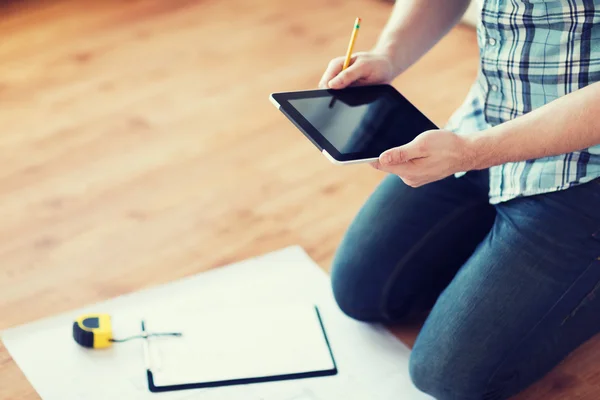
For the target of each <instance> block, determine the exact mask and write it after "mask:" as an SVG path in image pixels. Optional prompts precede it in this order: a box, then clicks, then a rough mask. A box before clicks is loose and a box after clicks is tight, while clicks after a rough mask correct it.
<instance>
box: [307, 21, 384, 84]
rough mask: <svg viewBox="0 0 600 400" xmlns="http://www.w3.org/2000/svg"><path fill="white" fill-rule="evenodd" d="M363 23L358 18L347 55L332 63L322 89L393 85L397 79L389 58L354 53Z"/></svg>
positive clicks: (325, 75)
mask: <svg viewBox="0 0 600 400" xmlns="http://www.w3.org/2000/svg"><path fill="white" fill-rule="evenodd" d="M361 22H362V20H361V18H356V21H355V22H354V27H353V29H352V33H351V36H350V42H349V44H348V48H347V50H346V55H345V56H344V57H337V58H334V59H333V60H331V61H330V63H329V66H328V67H327V70H326V71H325V73H324V74H323V76H322V78H321V81H320V83H319V87H320V88H322V89H327V88H331V89H342V88H344V87H348V86H354V85H375V84H381V83H391V81H392V80H393V79H394V78H395V76H394V67H393V64H392V61H391V59H390V58H389V57H388V56H386V55H384V54H380V53H377V52H358V53H354V47H355V44H356V41H357V37H358V31H359V29H360V24H361Z"/></svg>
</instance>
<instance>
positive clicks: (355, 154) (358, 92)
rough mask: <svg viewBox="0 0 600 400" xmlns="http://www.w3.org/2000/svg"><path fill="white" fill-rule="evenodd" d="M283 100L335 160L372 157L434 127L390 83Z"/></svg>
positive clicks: (316, 92)
mask: <svg viewBox="0 0 600 400" xmlns="http://www.w3.org/2000/svg"><path fill="white" fill-rule="evenodd" d="M294 97H295V98H288V99H287V101H288V103H289V106H291V107H292V108H293V109H294V110H295V111H297V113H298V114H299V115H300V116H301V117H302V118H303V119H304V120H305V121H306V122H308V124H310V126H311V128H312V129H311V130H310V132H309V134H311V135H319V136H322V138H323V139H325V140H326V141H327V142H328V144H329V145H330V146H331V147H333V149H335V152H337V153H338V158H339V159H342V160H343V159H353V158H376V157H378V156H379V155H380V154H381V153H383V152H384V151H385V150H387V149H390V148H392V147H397V146H401V145H404V144H406V143H409V142H410V141H412V140H413V139H414V138H415V137H416V136H417V135H419V134H420V133H422V132H424V131H426V130H430V129H436V126H435V125H434V124H433V123H432V122H431V121H430V120H429V119H428V118H427V117H425V116H424V115H423V114H422V113H421V112H420V111H419V110H418V109H417V108H416V107H414V106H413V105H412V104H411V103H410V102H409V101H408V100H406V99H405V98H404V97H403V96H402V95H400V94H399V93H398V92H397V91H395V89H393V88H392V87H391V86H387V85H385V86H371V87H357V88H349V89H344V90H341V91H331V90H323V91H315V92H313V93H306V94H305V95H304V96H303V97H298V96H294Z"/></svg>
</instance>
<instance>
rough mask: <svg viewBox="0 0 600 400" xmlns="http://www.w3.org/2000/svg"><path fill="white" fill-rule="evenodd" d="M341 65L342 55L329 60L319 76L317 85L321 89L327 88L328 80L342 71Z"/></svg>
mask: <svg viewBox="0 0 600 400" xmlns="http://www.w3.org/2000/svg"><path fill="white" fill-rule="evenodd" d="M343 66H344V59H343V58H342V57H338V58H334V59H333V60H331V61H330V62H329V65H328V66H327V69H326V70H325V72H324V73H323V76H322V77H321V81H320V82H319V87H320V88H322V89H326V88H328V87H329V86H328V83H329V81H330V80H331V79H333V78H334V77H335V76H336V75H337V74H339V73H340V72H341V71H342V67H343Z"/></svg>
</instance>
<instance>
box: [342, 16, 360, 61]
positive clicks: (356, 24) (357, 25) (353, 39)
mask: <svg viewBox="0 0 600 400" xmlns="http://www.w3.org/2000/svg"><path fill="white" fill-rule="evenodd" d="M360 21H361V19H360V18H356V21H354V29H353V30H352V37H350V43H349V44H348V52H347V53H346V61H344V67H343V68H342V70H344V69H346V68H348V67H349V66H350V59H351V58H352V50H353V49H354V43H355V42H356V35H358V29H359V28H360Z"/></svg>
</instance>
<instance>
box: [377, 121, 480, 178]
mask: <svg viewBox="0 0 600 400" xmlns="http://www.w3.org/2000/svg"><path fill="white" fill-rule="evenodd" d="M475 154H476V151H475V149H474V144H473V141H472V140H471V139H469V138H468V137H461V136H459V135H457V134H455V133H453V132H450V131H445V130H433V131H427V132H424V133H422V134H420V135H419V136H417V137H416V138H415V139H414V140H413V141H412V142H410V143H408V144H406V145H404V146H400V147H396V148H393V149H390V150H387V151H386V152H384V153H383V154H381V156H380V157H379V160H378V161H376V162H374V163H373V164H372V165H373V167H375V168H377V169H378V170H381V171H385V172H388V173H391V174H395V175H398V176H399V177H400V178H401V179H402V180H403V181H404V183H406V184H407V185H409V186H412V187H419V186H422V185H425V184H427V183H431V182H435V181H438V180H441V179H444V178H446V177H448V176H450V175H453V174H454V173H457V172H463V171H465V172H466V171H469V170H471V169H475V168H476V162H475Z"/></svg>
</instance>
